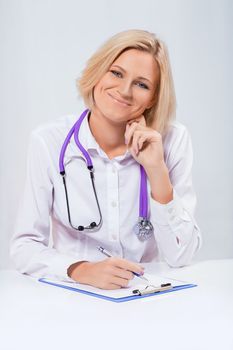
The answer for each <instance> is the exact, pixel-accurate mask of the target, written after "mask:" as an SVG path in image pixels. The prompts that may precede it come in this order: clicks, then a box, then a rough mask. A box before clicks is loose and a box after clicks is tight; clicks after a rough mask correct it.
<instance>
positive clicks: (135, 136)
mask: <svg viewBox="0 0 233 350" xmlns="http://www.w3.org/2000/svg"><path fill="white" fill-rule="evenodd" d="M141 136H142V133H141V132H140V131H138V130H136V131H135V132H134V134H133V136H132V144H131V147H132V149H133V152H134V153H135V154H136V156H137V155H138V152H139V144H138V142H139V139H140V137H141Z"/></svg>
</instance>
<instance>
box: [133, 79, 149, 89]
mask: <svg viewBox="0 0 233 350" xmlns="http://www.w3.org/2000/svg"><path fill="white" fill-rule="evenodd" d="M136 85H138V86H139V87H140V88H142V89H147V90H148V89H149V88H148V86H147V85H146V84H144V83H141V82H140V81H139V82H137V83H136Z"/></svg>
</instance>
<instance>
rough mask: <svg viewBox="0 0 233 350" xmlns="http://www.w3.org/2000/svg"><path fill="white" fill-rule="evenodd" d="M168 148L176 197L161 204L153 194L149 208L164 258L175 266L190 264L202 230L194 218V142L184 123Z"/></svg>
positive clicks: (197, 248)
mask: <svg viewBox="0 0 233 350" xmlns="http://www.w3.org/2000/svg"><path fill="white" fill-rule="evenodd" d="M169 149H170V151H169V152H168V154H167V156H166V163H167V166H168V170H169V177H170V181H171V183H172V185H173V200H172V201H171V202H169V203H167V204H161V203H159V202H157V201H155V200H154V199H153V198H152V197H150V208H151V218H152V222H153V225H154V234H155V238H156V241H157V244H158V248H159V251H160V255H161V256H162V259H163V260H165V261H167V263H168V264H169V265H170V266H172V267H180V266H184V265H187V264H189V263H190V262H191V260H192V258H193V256H194V255H195V253H196V252H197V251H198V250H199V248H200V246H201V233H200V229H199V227H198V225H197V223H196V221H195V219H194V211H195V206H196V195H195V192H194V189H193V185H192V163H193V152H192V143H191V138H190V135H189V133H188V131H187V129H186V128H185V127H184V126H183V127H182V129H181V130H180V131H179V133H178V135H177V136H176V137H172V138H171V145H170V148H169Z"/></svg>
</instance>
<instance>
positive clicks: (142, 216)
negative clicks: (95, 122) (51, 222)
mask: <svg viewBox="0 0 233 350" xmlns="http://www.w3.org/2000/svg"><path fill="white" fill-rule="evenodd" d="M88 112H89V110H88V109H86V110H85V111H84V112H83V113H82V114H81V115H80V117H79V119H78V120H77V121H76V123H75V124H74V126H73V127H72V128H71V129H70V131H69V133H68V135H67V136H66V139H65V141H64V143H63V145H62V148H61V152H60V157H59V169H60V174H61V176H62V179H63V185H64V189H65V196H66V205H67V214H68V219H69V223H70V226H71V227H72V228H73V229H75V230H78V231H85V230H86V231H96V230H99V229H100V227H101V225H102V213H101V209H100V205H99V201H98V197H97V193H96V189H95V183H94V167H93V163H92V160H91V157H90V155H89V153H88V152H87V151H86V150H85V148H84V147H83V146H82V144H81V143H80V141H79V138H78V135H79V130H80V127H81V124H82V121H83V119H84V118H85V117H86V116H87V115H88ZM73 135H74V140H75V143H76V145H77V147H78V148H79V150H80V151H81V152H82V154H83V156H84V158H85V160H86V165H87V169H88V170H89V174H90V178H91V182H92V187H93V191H94V195H95V199H96V204H97V207H98V211H99V217H100V220H99V223H98V224H96V222H91V223H90V225H89V226H82V225H80V226H78V227H76V226H74V225H73V224H72V220H71V215H70V206H69V198H68V191H67V186H66V179H65V177H66V173H65V167H64V157H65V152H66V149H67V146H68V144H69V142H70V139H71V137H72V136H73ZM140 175H141V182H140V202H139V218H138V222H137V223H136V224H135V226H134V227H133V231H134V233H135V234H136V235H137V237H138V239H139V240H140V241H145V240H147V239H149V238H150V237H151V236H152V235H153V232H154V228H153V225H152V223H151V222H150V220H149V219H148V195H147V180H146V173H145V170H144V168H143V167H142V166H141V165H140Z"/></svg>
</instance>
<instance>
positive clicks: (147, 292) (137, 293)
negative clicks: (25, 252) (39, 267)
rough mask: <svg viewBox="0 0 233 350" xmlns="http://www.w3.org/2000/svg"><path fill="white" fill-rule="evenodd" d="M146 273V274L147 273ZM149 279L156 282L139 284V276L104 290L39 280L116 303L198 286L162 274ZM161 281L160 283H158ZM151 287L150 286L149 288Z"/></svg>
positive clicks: (75, 283)
mask: <svg viewBox="0 0 233 350" xmlns="http://www.w3.org/2000/svg"><path fill="white" fill-rule="evenodd" d="M145 275H146V274H145ZM147 278H148V279H149V281H151V282H154V281H156V283H153V285H152V284H150V285H149V286H147V284H145V283H144V285H142V284H138V280H137V278H134V279H133V280H132V281H133V282H132V284H131V285H130V286H129V287H127V288H121V289H118V290H104V289H99V288H95V287H92V286H88V285H84V284H80V283H77V282H61V281H56V280H51V279H47V278H40V279H39V280H38V281H39V282H42V283H45V284H48V285H51V286H54V287H59V288H64V289H68V290H70V291H73V292H77V293H82V294H86V295H89V296H92V297H96V298H100V299H104V300H108V301H112V302H115V303H122V302H126V301H130V300H136V299H142V298H148V297H153V296H158V295H161V294H166V293H172V292H176V291H179V290H182V289H188V288H193V287H197V285H196V284H192V283H188V282H185V281H180V280H174V279H171V278H166V277H162V276H154V275H147ZM158 281H159V283H158ZM148 287H149V288H148Z"/></svg>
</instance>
